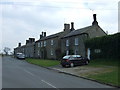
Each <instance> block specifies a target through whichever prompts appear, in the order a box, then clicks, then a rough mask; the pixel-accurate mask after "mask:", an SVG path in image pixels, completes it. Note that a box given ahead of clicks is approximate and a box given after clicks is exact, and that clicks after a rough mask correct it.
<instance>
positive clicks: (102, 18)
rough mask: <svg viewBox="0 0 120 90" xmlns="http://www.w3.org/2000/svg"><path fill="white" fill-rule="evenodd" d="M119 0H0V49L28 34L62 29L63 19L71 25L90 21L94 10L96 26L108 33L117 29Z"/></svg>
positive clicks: (80, 26) (90, 23)
mask: <svg viewBox="0 0 120 90" xmlns="http://www.w3.org/2000/svg"><path fill="white" fill-rule="evenodd" d="M118 2H119V0H109V1H108V0H0V52H1V51H2V50H3V48H4V47H9V48H11V50H12V51H13V49H14V48H15V47H17V46H18V43H19V42H21V44H22V45H24V44H25V42H26V40H27V39H29V38H35V40H38V39H39V38H40V34H41V32H42V31H44V32H46V33H47V36H48V35H51V34H55V33H57V32H61V31H63V28H64V23H68V24H70V23H71V22H74V27H75V29H80V28H83V27H86V26H90V25H92V22H93V14H97V21H98V24H99V26H100V27H101V28H102V29H103V30H104V31H105V32H108V34H114V33H117V32H118Z"/></svg>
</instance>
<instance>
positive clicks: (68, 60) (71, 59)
mask: <svg viewBox="0 0 120 90" xmlns="http://www.w3.org/2000/svg"><path fill="white" fill-rule="evenodd" d="M88 63H89V59H87V58H84V57H82V56H80V55H67V56H64V57H63V59H62V60H61V65H62V66H63V67H73V66H78V65H83V64H85V65H87V64H88Z"/></svg>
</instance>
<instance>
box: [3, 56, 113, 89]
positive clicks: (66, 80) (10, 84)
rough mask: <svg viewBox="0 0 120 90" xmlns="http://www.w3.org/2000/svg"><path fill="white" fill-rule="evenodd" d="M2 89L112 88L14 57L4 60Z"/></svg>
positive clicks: (4, 58)
mask: <svg viewBox="0 0 120 90" xmlns="http://www.w3.org/2000/svg"><path fill="white" fill-rule="evenodd" d="M2 88H56V89H57V88H112V87H111V86H107V85H104V84H100V83H97V82H94V81H89V80H86V79H82V78H79V77H74V76H71V75H66V74H63V73H59V72H57V71H53V70H49V69H46V68H43V67H39V66H36V65H32V64H29V63H27V62H26V61H24V60H17V59H15V58H12V57H3V59H2Z"/></svg>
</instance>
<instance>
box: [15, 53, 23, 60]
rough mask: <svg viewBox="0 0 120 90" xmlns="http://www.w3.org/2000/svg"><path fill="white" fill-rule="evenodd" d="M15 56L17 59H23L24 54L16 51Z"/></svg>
mask: <svg viewBox="0 0 120 90" xmlns="http://www.w3.org/2000/svg"><path fill="white" fill-rule="evenodd" d="M16 57H17V58H18V59H25V55H24V54H23V53H17V54H16Z"/></svg>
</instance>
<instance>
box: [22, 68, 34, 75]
mask: <svg viewBox="0 0 120 90" xmlns="http://www.w3.org/2000/svg"><path fill="white" fill-rule="evenodd" d="M24 71H25V72H27V73H29V74H30V75H32V76H35V75H34V74H32V73H31V72H29V71H27V70H25V69H24Z"/></svg>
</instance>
